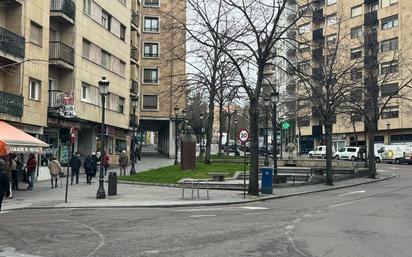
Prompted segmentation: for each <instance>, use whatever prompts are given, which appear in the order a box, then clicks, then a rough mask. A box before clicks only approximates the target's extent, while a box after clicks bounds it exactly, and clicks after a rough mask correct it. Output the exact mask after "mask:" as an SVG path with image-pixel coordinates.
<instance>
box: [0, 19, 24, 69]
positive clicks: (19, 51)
mask: <svg viewBox="0 0 412 257" xmlns="http://www.w3.org/2000/svg"><path fill="white" fill-rule="evenodd" d="M24 43H25V40H24V37H22V36H19V35H17V34H15V33H13V32H11V31H8V30H7V29H5V28H2V27H0V56H2V57H5V58H7V59H9V60H11V61H13V62H21V61H22V59H24V51H25V44H24Z"/></svg>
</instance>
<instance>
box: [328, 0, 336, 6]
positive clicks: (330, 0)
mask: <svg viewBox="0 0 412 257" xmlns="http://www.w3.org/2000/svg"><path fill="white" fill-rule="evenodd" d="M331 4H336V0H326V5H331Z"/></svg>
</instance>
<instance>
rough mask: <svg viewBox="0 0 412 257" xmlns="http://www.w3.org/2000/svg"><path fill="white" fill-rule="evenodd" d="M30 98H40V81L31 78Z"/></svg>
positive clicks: (37, 99)
mask: <svg viewBox="0 0 412 257" xmlns="http://www.w3.org/2000/svg"><path fill="white" fill-rule="evenodd" d="M29 99H31V100H36V101H39V100H40V81H38V80H36V79H30V80H29Z"/></svg>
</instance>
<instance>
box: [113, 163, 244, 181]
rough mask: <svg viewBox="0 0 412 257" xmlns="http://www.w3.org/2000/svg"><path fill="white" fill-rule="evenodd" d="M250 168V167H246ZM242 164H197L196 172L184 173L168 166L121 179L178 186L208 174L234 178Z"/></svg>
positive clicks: (177, 168) (176, 167) (178, 168)
mask: <svg viewBox="0 0 412 257" xmlns="http://www.w3.org/2000/svg"><path fill="white" fill-rule="evenodd" d="M246 168H248V167H246ZM242 170H243V164H242V163H212V164H210V165H206V164H204V163H196V169H195V170H186V171H183V170H182V169H181V168H180V165H176V166H167V167H162V168H159V169H153V170H149V171H145V172H140V173H137V174H135V175H132V176H125V177H120V178H119V180H123V181H136V182H148V183H163V184H176V183H177V182H178V181H179V180H181V179H182V178H198V179H200V178H209V176H208V174H207V173H208V172H224V173H229V177H231V176H233V175H234V174H235V172H236V171H242Z"/></svg>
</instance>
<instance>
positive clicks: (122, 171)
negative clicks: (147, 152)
mask: <svg viewBox="0 0 412 257" xmlns="http://www.w3.org/2000/svg"><path fill="white" fill-rule="evenodd" d="M128 164H129V157H127V155H126V151H125V150H123V151H122V154H121V155H120V157H119V166H120V176H126V168H127V165H128Z"/></svg>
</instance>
